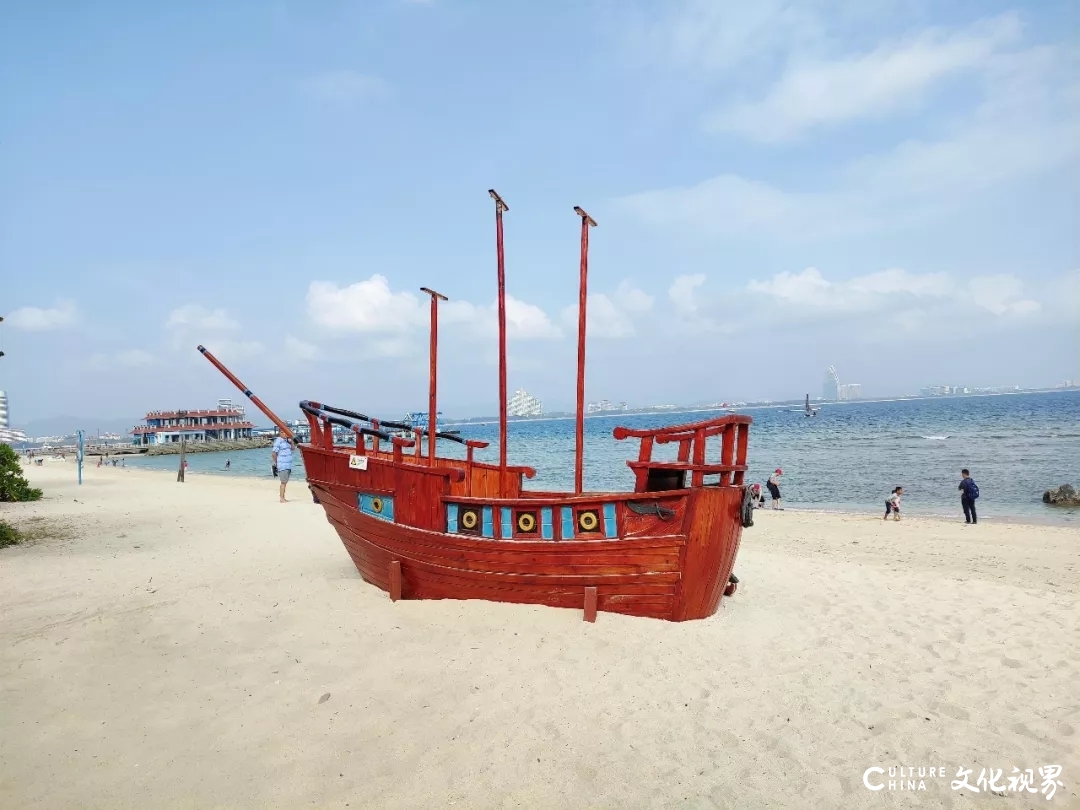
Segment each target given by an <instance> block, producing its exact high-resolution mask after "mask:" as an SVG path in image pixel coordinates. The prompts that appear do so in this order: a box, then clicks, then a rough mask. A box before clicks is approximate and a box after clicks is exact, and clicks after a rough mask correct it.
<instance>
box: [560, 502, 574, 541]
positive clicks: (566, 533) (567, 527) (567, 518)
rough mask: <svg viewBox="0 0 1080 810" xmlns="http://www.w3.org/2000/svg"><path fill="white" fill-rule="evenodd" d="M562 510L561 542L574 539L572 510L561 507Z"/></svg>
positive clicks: (568, 507) (570, 507) (569, 507)
mask: <svg viewBox="0 0 1080 810" xmlns="http://www.w3.org/2000/svg"><path fill="white" fill-rule="evenodd" d="M561 508H562V536H563V540H573V539H574V508H573V507H572V506H563V507H561Z"/></svg>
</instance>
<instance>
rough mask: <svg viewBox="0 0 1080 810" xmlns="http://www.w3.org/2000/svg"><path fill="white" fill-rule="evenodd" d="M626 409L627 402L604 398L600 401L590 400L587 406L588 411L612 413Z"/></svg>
mask: <svg viewBox="0 0 1080 810" xmlns="http://www.w3.org/2000/svg"><path fill="white" fill-rule="evenodd" d="M625 410H626V403H625V402H611V401H610V400H607V399H602V400H600V401H599V402H590V403H588V404H587V405H586V406H585V411H586V413H611V412H614V411H625Z"/></svg>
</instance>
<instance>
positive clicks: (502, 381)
mask: <svg viewBox="0 0 1080 810" xmlns="http://www.w3.org/2000/svg"><path fill="white" fill-rule="evenodd" d="M488 194H490V195H491V198H492V199H493V200H495V250H496V253H497V254H498V263H499V470H500V476H499V486H500V488H501V487H502V479H503V478H504V477H505V476H503V475H502V473H504V472H505V471H506V262H505V259H504V257H503V224H502V215H503V211H509V210H510V206H508V205H507V204H506V203H505V202H503V198H502V197H500V196H499V193H498V192H497V191H496V190H495V189H493V188H489V189H488Z"/></svg>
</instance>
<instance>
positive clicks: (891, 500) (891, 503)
mask: <svg viewBox="0 0 1080 810" xmlns="http://www.w3.org/2000/svg"><path fill="white" fill-rule="evenodd" d="M903 494H904V488H903V487H896V488H895V489H894V490H893V491H892V493H891V494H890V495H889V497H888V498H886V500H885V518H884V519H885V520H888V519H889V513H890V512H891V513H892V515H893V520H899V519H900V496H901V495H903Z"/></svg>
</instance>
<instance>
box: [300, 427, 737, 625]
mask: <svg viewBox="0 0 1080 810" xmlns="http://www.w3.org/2000/svg"><path fill="white" fill-rule="evenodd" d="M311 421H312V423H313V425H315V426H316V429H317V428H318V424H317V420H315V419H312V420H311ZM720 421H726V422H728V424H729V425H730V429H731V432H732V434H734V433H735V432H736V430H737V428H738V427H739V426H743V434H744V437H745V426H748V425H747V423H748V422H749V419H748V418H747V417H730V416H729V417H722V418H721V420H720ZM687 427H694V428H696V427H697V426H687ZM667 430H668V431H672V430H675V429H673V428H669V429H667ZM329 435H330V431H329V430H328V429H327V430H325V431H323V432H322V436H318V435H316V434H314V433H313V441H312V444H307V445H301V451H302V453H303V456H304V465H305V468H306V470H307V480H308V484H309V485H310V486H311V488H312V491H313V493H314V494H315V495H316V497H317V498H318V500H319V502H320V504H321V505H322V506H323V508H324V510H325V511H326V517H327V520H328V521H329V522H330V523H331V525H333V526H334V528H335V530H336V531H337V533H338V536H339V537H340V538H341V541H342V543H343V544H344V546H345V549H346V550H347V551H348V553H349V556H350V557H351V558H352V560H353V563H354V564H355V565H356V568H357V570H358V571H359V572H360V575H361V577H363V579H364V580H365V581H367V582H369V583H371V584H372V585H374V586H376V587H378V588H381V589H382V590H384V591H387V592H388V593H389V594H390V595H391V597H392V598H394V599H484V600H488V601H494V602H516V603H526V604H540V605H549V606H552V607H566V608H577V609H584V610H585V611H586V615H587V617H590V616H589V614H595V611H608V612H612V613H624V614H629V615H633V616H646V617H651V618H657V619H667V620H670V621H684V620H688V619H703V618H706V617H708V616H711V615H712V614H713V613H715V612H716V609H717V607H718V605H719V604H720V600H721V599H722V598H723V595H724V591H725V588H727V587H728V582H729V578H730V575H731V573H732V569H733V567H734V564H735V556H736V553H737V552H738V548H739V541H740V538H741V534H742V525H743V524H742V513H743V503H744V488H743V486H742V481H741V478H742V473H743V470H744V469H745V465H744V464H743V463H742V462H741V460H740V459H737V458H731V459H730V462H729V463H728V464H724V465H713V467H714V468H715V472H716V474H718V475H720V476H721V480H720V481H719V482H718V483H717V484H716V485H704V484H701V485H699V486H691V487H680V488H676V489H669V490H660V491H637V492H618V493H616V492H608V493H583V494H581V495H575V494H569V493H544V492H529V491H523V490H522V489H521V478H522V476H523V475H529V474H530V473H531V470H525V469H524V468H517V469H514V468H511V469H510V470H509V471H507V472H504V473H500V471H499V468H497V467H494V466H492V465H484V464H478V463H472V462H466V461H459V460H456V459H446V458H437V459H436V462H437V463H436V465H435V466H434V467H432V466H430V465H429V464H427V462H428V459H427V458H426V457H416V458H412V457H410V456H402V455H401V452H400V449H399V450H398V451H397V452H396V453H394V454H391V453H386V452H380V451H378V450H377V449H375V448H370V447H367V446H365V447H364V448H363V450H364V452H363V455H362V456H360V457H362V458H364V459H365V461H364V469H356V468H354V467H352V466H350V458H356V457H357V454H356V453H354V452H353V448H342V447H333V446H332V445H330V446H327V440H326V439H325V438H324V437H326V436H329ZM714 435H715V434H714ZM732 439H734V435H733V436H732ZM331 441H332V439H331ZM702 441H704V439H702ZM723 444H724V445H725V446H727V447H730V449H731V451H732V454H734V451H735V449H736V446H737V445H738V446H742V447H745V438H744V440H743V441H742V442H737V443H736V442H735V441H734V440H732V441H725V442H723ZM356 449H360V448H359V447H358V448H356ZM687 449H689V447H688V448H687ZM631 465H632V466H634V467H635V472H637V473H638V478H639V480H640V481H642V482H645V484H646V485H647V484H648V482H649V476H648V472H649V469H650V465H649V463H648V462H646V467H644V468H643V467H640V466H639V465H640V462H631ZM671 466H677V463H676V465H671V464H668V465H663V464H658V465H653V467H654V468H659V469H660V470H661V472H663V473H665V474H666V475H670V474H671V471H670V470H669V469H667V468H669V467H671ZM683 466H686V467H693V466H694V465H693V464H691V463H689V462H686V463H684V464H683ZM697 466H699V467H701V466H703V465H697ZM721 467H723V468H724V469H723V470H721V469H720V468H721ZM691 472H692V473H693V471H691ZM693 474H694V475H697V473H693ZM704 474H705V473H704V471H702V472H701V475H704ZM736 477H738V479H739V480H738V482H737V483H736V481H735V480H734V479H735V478H736ZM653 478H654V482H655V476H654V477H653ZM725 479H726V480H725ZM500 482H501V483H500ZM502 490H506V494H507V495H508V496H509V497H498V496H499V495H501V494H502ZM376 507H377V508H378V511H375V509H376ZM470 515H471V516H472V519H471V524H470V526H469V527H466V525H465V524H466V523H468V522H469V521H470V518H469V516H470Z"/></svg>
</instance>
